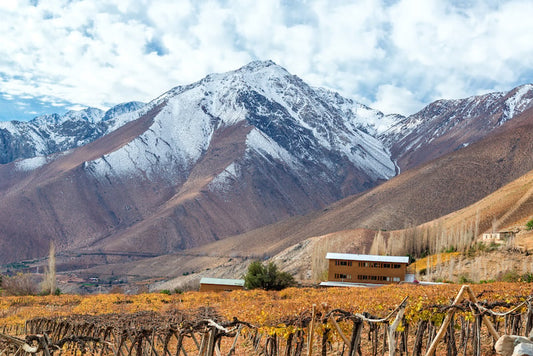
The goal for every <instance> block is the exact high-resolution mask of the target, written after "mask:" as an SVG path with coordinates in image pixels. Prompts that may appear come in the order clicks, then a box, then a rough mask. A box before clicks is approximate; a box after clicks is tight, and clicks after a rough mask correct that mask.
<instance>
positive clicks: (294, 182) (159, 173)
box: [0, 61, 396, 260]
mask: <svg viewBox="0 0 533 356" xmlns="http://www.w3.org/2000/svg"><path fill="white" fill-rule="evenodd" d="M334 98H335V100H334ZM337 101H338V102H337ZM352 104H353V106H354V107H353V108H350V105H352ZM124 111H126V113H125V114H123V112H124ZM118 114H121V115H118ZM69 115H70V116H71V118H66V117H56V116H54V117H45V118H40V119H36V120H34V122H32V123H28V127H31V128H32V129H34V126H32V125H37V122H39V123H40V124H41V125H43V127H54V128H55V127H56V126H62V127H65V126H66V125H70V126H72V127H77V125H79V124H81V126H82V127H83V125H85V126H88V125H89V123H91V124H92V123H95V124H96V125H97V127H99V128H100V127H101V129H100V131H98V132H99V134H100V135H101V137H100V138H99V139H96V140H94V138H93V139H92V140H94V141H92V142H90V143H88V144H86V145H84V146H82V147H78V148H77V149H71V150H70V151H68V152H66V153H63V154H61V155H55V156H48V157H46V158H43V157H34V158H31V159H26V160H18V161H16V162H14V163H12V164H5V165H3V166H0V178H2V179H0V181H1V182H0V189H4V191H7V190H9V191H11V192H13V191H20V192H23V191H24V193H23V194H22V193H21V195H18V194H9V195H2V194H0V200H1V202H0V203H1V204H2V205H3V206H6V207H8V206H9V207H10V208H9V209H3V210H2V211H1V212H0V215H1V216H0V225H2V224H4V222H7V221H10V222H11V223H10V224H9V226H0V231H3V234H5V235H4V236H17V237H19V238H21V239H23V240H28V239H33V240H32V241H33V242H34V243H29V244H28V245H26V248H25V249H23V248H22V249H21V248H20V246H19V249H18V250H17V252H16V253H15V255H16V254H19V255H24V256H27V257H30V256H37V255H39V254H41V253H42V252H43V250H42V249H44V250H46V249H47V247H46V246H47V243H45V242H44V241H46V239H50V238H54V239H55V240H56V244H57V245H58V248H59V249H63V250H64V249H72V248H81V247H84V248H98V249H113V250H121V251H124V250H125V251H147V252H152V253H165V252H169V251H176V250H179V249H185V248H188V247H192V246H198V245H200V244H203V243H206V242H210V241H213V240H217V239H221V238H224V237H226V236H231V235H234V234H238V233H243V232H246V231H248V230H250V229H252V228H256V227H260V226H263V225H266V224H270V223H274V222H276V221H279V220H280V219H283V218H286V217H290V216H293V215H299V214H305V213H307V212H310V211H312V210H315V209H320V208H323V207H325V206H326V205H327V204H330V203H332V202H335V201H337V200H339V199H341V198H343V197H346V196H348V195H350V194H354V193H358V192H361V191H363V190H365V189H368V188H370V187H373V186H375V185H376V184H378V183H379V182H383V181H385V180H387V179H389V178H390V177H392V176H394V175H395V174H396V167H395V165H394V163H393V162H392V160H391V159H390V154H389V152H388V150H387V149H386V148H385V147H384V145H383V144H382V143H381V141H379V140H378V139H377V138H376V137H374V136H373V135H372V134H371V133H372V131H376V132H377V131H378V130H382V126H383V124H382V121H383V120H384V118H385V116H384V115H383V114H381V113H379V112H377V111H373V110H371V109H369V108H366V107H363V106H361V105H359V104H357V103H355V102H351V101H349V100H347V99H346V100H341V99H339V98H338V97H336V96H335V94H333V93H330V92H329V93H328V92H326V91H323V90H319V89H314V88H312V87H310V86H308V85H307V84H306V83H304V82H303V81H302V80H301V79H300V78H298V77H296V76H294V75H291V74H290V73H288V72H287V71H286V70H285V69H283V68H282V67H280V66H278V65H276V64H275V63H273V62H270V61H267V62H252V63H250V64H249V65H247V66H244V67H242V68H240V69H238V70H236V71H232V72H228V73H223V74H212V75H209V76H207V77H206V78H204V79H202V80H201V81H199V82H196V83H193V84H190V85H186V86H180V87H176V88H174V89H172V90H170V91H169V92H167V93H165V94H163V95H161V96H160V97H158V98H157V99H155V100H153V101H152V102H150V103H148V104H146V105H145V106H142V107H133V108H131V110H130V109H129V108H127V109H126V110H124V109H122V108H118V109H117V108H113V109H111V110H110V111H108V113H102V112H100V111H94V110H90V111H89V110H88V111H86V112H78V113H70V114H69ZM116 115H118V116H116ZM362 115H366V117H367V118H370V117H372V118H373V122H372V125H374V126H372V125H370V124H369V125H366V126H365V124H364V123H365V121H366V120H365V119H363V118H362ZM360 116H361V117H360ZM104 124H105V126H98V125H104ZM378 124H379V125H378ZM5 125H9V124H5ZM118 126H120V127H118ZM43 127H39V128H35V129H34V131H38V132H48V131H46V130H45V129H44V128H43ZM91 127H92V126H91ZM39 130H40V131H39ZM58 131H59V130H56V131H54V134H53V135H52V134H48V135H44V134H43V135H38V136H37V137H36V138H35V140H36V141H38V140H37V139H38V138H40V137H47V138H48V137H50V139H54V142H56V143H57V145H59V143H61V142H64V141H65V142H71V141H77V142H80V141H81V139H82V138H85V137H87V139H88V140H91V139H89V138H88V137H89V136H90V135H81V136H82V138H79V137H78V136H75V138H71V137H72V136H74V134H72V135H66V134H57V132H58ZM61 132H64V131H61ZM76 132H77V131H76ZM36 146H37V145H36ZM43 146H44V144H43ZM70 147H71V146H70ZM70 147H69V148H70ZM39 152H40V153H41V152H44V148H43V150H42V151H39ZM13 168H14V169H13ZM44 177H46V179H45V178H44ZM22 187H24V188H22ZM17 188H20V189H17ZM0 193H1V192H0ZM67 196H68V199H65V197H67ZM30 202H31V203H30ZM28 204H31V206H32V210H33V211H38V214H35V215H34V216H31V217H30V218H29V220H28V221H32V219H35V224H37V223H39V229H38V230H35V229H33V228H32V226H34V225H33V224H31V223H29V224H20V225H18V224H13V223H12V222H14V221H17V219H19V217H18V216H19V214H21V212H23V211H25V210H27V209H28ZM22 215H23V214H21V216H22ZM2 238H3V237H2V236H0V241H1V240H2ZM4 238H5V237H4ZM35 241H38V242H37V243H35ZM0 245H1V243H0ZM11 249H12V248H10V247H9V245H8V244H7V245H3V246H0V251H1V252H0V255H1V256H0V260H5V259H6V258H7V259H11V258H14V257H15V255H14V254H13V253H14V252H13V251H11V252H9V251H10V250H11Z"/></svg>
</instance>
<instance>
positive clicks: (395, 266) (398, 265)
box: [394, 263, 402, 268]
mask: <svg viewBox="0 0 533 356" xmlns="http://www.w3.org/2000/svg"><path fill="white" fill-rule="evenodd" d="M401 267H402V265H400V264H397V263H395V264H394V268H401Z"/></svg>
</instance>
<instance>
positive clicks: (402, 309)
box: [389, 298, 407, 356]
mask: <svg viewBox="0 0 533 356" xmlns="http://www.w3.org/2000/svg"><path fill="white" fill-rule="evenodd" d="M406 301H407V298H406V299H404V301H403V303H402V305H401V307H400V310H398V314H396V319H394V322H393V323H392V325H390V326H389V356H394V354H395V353H396V335H395V334H396V329H398V326H399V325H400V322H401V321H402V318H403V314H404V313H405V307H406V305H407V304H406Z"/></svg>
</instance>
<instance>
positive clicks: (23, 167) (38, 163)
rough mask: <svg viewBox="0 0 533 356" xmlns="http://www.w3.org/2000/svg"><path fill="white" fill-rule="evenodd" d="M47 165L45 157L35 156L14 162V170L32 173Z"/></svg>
mask: <svg viewBox="0 0 533 356" xmlns="http://www.w3.org/2000/svg"><path fill="white" fill-rule="evenodd" d="M46 163H47V160H46V157H44V156H37V157H33V158H27V159H23V160H20V161H16V162H15V168H16V169H18V170H19V171H32V170H34V169H37V168H39V167H42V166H44V165H45V164H46Z"/></svg>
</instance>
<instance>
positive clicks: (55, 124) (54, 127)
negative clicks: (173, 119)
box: [0, 102, 144, 164]
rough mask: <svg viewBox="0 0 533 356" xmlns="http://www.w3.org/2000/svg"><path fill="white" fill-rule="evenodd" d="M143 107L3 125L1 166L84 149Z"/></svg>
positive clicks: (128, 105) (87, 111)
mask: <svg viewBox="0 0 533 356" xmlns="http://www.w3.org/2000/svg"><path fill="white" fill-rule="evenodd" d="M142 106H144V104H143V103H140V102H130V103H124V104H120V105H117V106H115V107H113V108H111V109H109V110H108V111H106V112H104V111H102V110H99V109H95V108H87V109H85V110H81V111H69V112H67V113H66V114H64V115H58V114H52V115H43V116H39V117H36V118H35V119H33V120H31V121H28V122H21V121H11V122H0V164H5V163H9V162H12V161H15V160H17V159H24V158H32V157H37V156H48V155H51V154H54V153H58V152H62V151H66V150H69V149H71V148H75V147H79V146H83V145H85V144H87V143H89V142H92V141H94V140H96V139H97V138H99V137H101V136H104V135H106V134H108V133H109V132H111V131H112V130H114V129H116V128H117V127H118V126H121V125H122V124H124V123H125V122H127V121H130V120H132V119H133V118H135V112H136V111H137V110H139V109H140V108H141V107H142ZM119 116H121V117H120V118H119ZM137 117H138V115H137Z"/></svg>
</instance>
